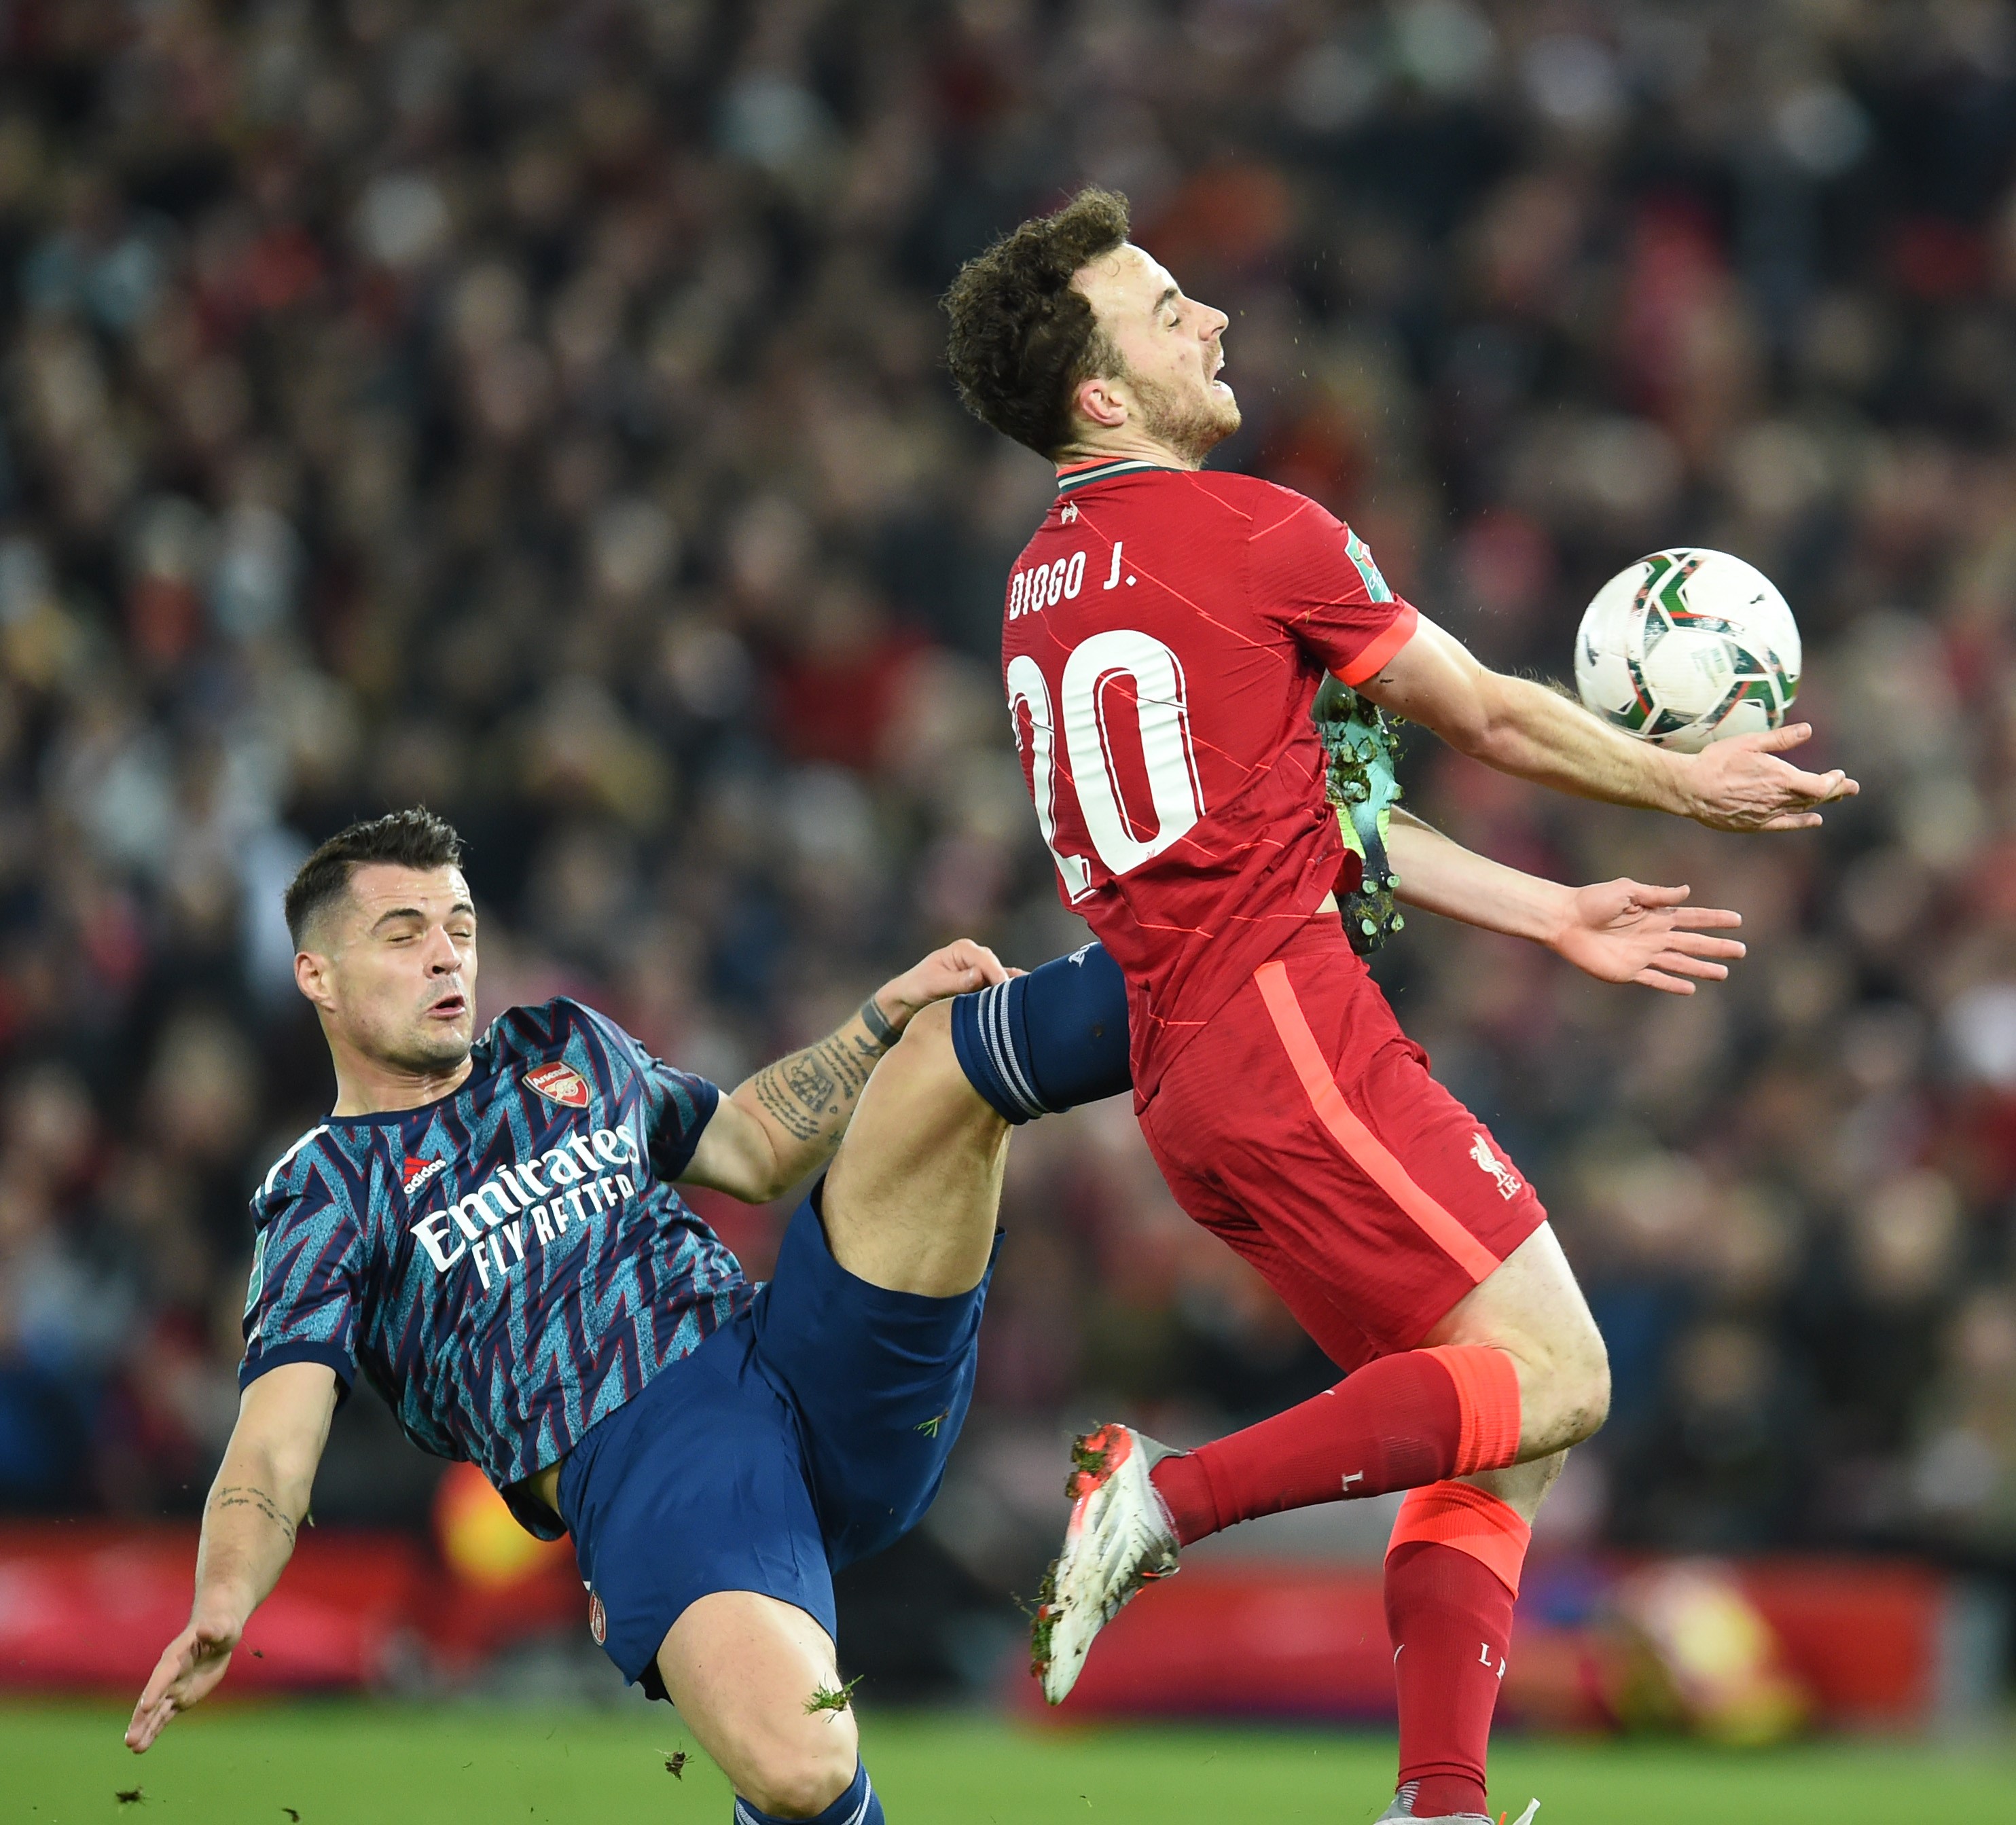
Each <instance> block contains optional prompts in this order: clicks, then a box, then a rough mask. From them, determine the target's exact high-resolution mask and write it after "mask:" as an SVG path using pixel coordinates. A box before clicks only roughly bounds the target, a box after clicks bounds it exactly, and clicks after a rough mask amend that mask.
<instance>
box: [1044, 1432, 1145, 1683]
mask: <svg viewBox="0 0 2016 1825" xmlns="http://www.w3.org/2000/svg"><path fill="white" fill-rule="evenodd" d="M1175 1455H1176V1454H1175V1452H1172V1450H1171V1449H1170V1448H1169V1447H1168V1445H1158V1444H1157V1442H1155V1441H1154V1439H1152V1438H1148V1437H1147V1436H1146V1435H1145V1434H1142V1433H1139V1432H1136V1431H1135V1430H1134V1429H1133V1427H1131V1426H1122V1425H1120V1424H1117V1423H1116V1424H1107V1425H1104V1426H1101V1427H1097V1428H1096V1430H1095V1431H1090V1432H1088V1433H1086V1434H1085V1435H1084V1436H1083V1437H1082V1438H1079V1439H1078V1440H1076V1441H1075V1442H1074V1443H1073V1445H1072V1446H1071V1462H1072V1470H1071V1479H1070V1481H1068V1482H1067V1484H1066V1485H1064V1493H1065V1494H1066V1495H1067V1496H1070V1497H1071V1519H1070V1520H1069V1521H1067V1523H1066V1524H1065V1525H1064V1551H1063V1553H1061V1554H1060V1556H1059V1557H1058V1558H1057V1561H1056V1563H1055V1564H1053V1565H1052V1566H1051V1567H1050V1569H1049V1574H1048V1575H1046V1577H1045V1578H1044V1579H1043V1589H1042V1595H1041V1596H1039V1598H1038V1600H1037V1604H1036V1614H1035V1622H1033V1624H1032V1625H1031V1628H1030V1631H1029V1647H1030V1662H1029V1670H1030V1671H1031V1672H1033V1673H1034V1674H1035V1676H1036V1677H1037V1678H1038V1679H1041V1680H1042V1683H1043V1696H1044V1697H1046V1698H1047V1699H1048V1700H1049V1701H1050V1703H1051V1704H1061V1703H1063V1701H1064V1695H1065V1694H1067V1693H1068V1692H1069V1691H1070V1690H1071V1687H1072V1686H1075V1684H1077V1683H1078V1674H1079V1672H1080V1671H1081V1670H1082V1668H1083V1667H1084V1665H1085V1655H1086V1654H1089V1652H1090V1651H1091V1649H1092V1643H1093V1637H1094V1636H1096V1635H1097V1634H1098V1633H1099V1632H1100V1629H1103V1628H1104V1627H1105V1626H1106V1625H1107V1623H1108V1622H1111V1621H1112V1620H1113V1618H1114V1617H1115V1616H1117V1615H1118V1614H1120V1612H1121V1610H1122V1609H1124V1608H1125V1607H1126V1605H1127V1604H1128V1603H1129V1601H1130V1600H1132V1597H1133V1596H1134V1594H1135V1593H1136V1591H1138V1590H1139V1589H1140V1588H1141V1587H1142V1586H1143V1585H1144V1584H1151V1583H1153V1582H1154V1581H1155V1580H1156V1579H1157V1578H1168V1577H1169V1576H1171V1575H1173V1574H1174V1572H1175V1569H1176V1552H1177V1541H1176V1530H1175V1524H1174V1523H1173V1522H1172V1521H1171V1520H1170V1518H1169V1511H1168V1509H1167V1508H1165V1506H1163V1504H1162V1498H1161V1496H1159V1495H1157V1493H1156V1492H1155V1485H1154V1484H1153V1483H1151V1482H1150V1481H1149V1480H1148V1473H1149V1471H1150V1470H1153V1469H1154V1467H1155V1466H1156V1465H1157V1463H1160V1462H1161V1460H1162V1459H1164V1458H1165V1457H1172V1456H1175Z"/></svg>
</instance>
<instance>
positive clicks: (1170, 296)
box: [1155, 285, 1182, 317]
mask: <svg viewBox="0 0 2016 1825" xmlns="http://www.w3.org/2000/svg"><path fill="white" fill-rule="evenodd" d="M1181 296H1182V293H1180V292H1179V291H1178V290H1177V289H1176V287H1175V286H1173V285H1172V286H1170V287H1169V288H1168V290H1166V291H1165V292H1164V293H1162V295H1161V297H1158V298H1157V299H1156V301H1155V315H1157V316H1158V317H1159V316H1160V315H1161V314H1162V307H1163V305H1165V304H1170V303H1172V302H1174V301H1175V299H1176V298H1178V297H1181Z"/></svg>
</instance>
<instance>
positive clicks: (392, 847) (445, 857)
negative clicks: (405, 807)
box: [286, 805, 462, 950]
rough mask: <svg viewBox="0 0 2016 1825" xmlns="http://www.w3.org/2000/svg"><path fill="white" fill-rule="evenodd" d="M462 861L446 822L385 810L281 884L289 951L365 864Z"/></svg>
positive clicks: (418, 812)
mask: <svg viewBox="0 0 2016 1825" xmlns="http://www.w3.org/2000/svg"><path fill="white" fill-rule="evenodd" d="M461 861H462V838H461V837H460V835H459V833H457V831H456V830H455V826H454V825H452V823H449V822H448V819H446V818H440V817H436V816H435V815H434V813H433V812H430V811H429V810H428V809H427V807H426V806H425V805H415V806H414V807H413V808H412V809H411V810H409V811H393V812H387V813H386V814H385V815H384V816H383V817H382V818H367V819H365V820H364V821H363V822H362V823H355V824H352V825H351V826H349V827H348V828H347V830H338V831H337V833H336V834H335V835H334V836H333V837H330V838H329V841H327V842H326V843H325V844H322V847H321V848H319V849H318V850H316V851H315V854H314V855H311V856H310V857H309V858H308V860H307V861H305V862H303V863H302V864H301V867H300V869H298V870H297V872H296V873H295V876H294V878H293V880H292V881H290V883H288V885H287V898H286V909H287V930H288V933H289V934H290V936H291V937H292V938H293V941H294V948H295V949H296V950H299V949H300V948H301V942H302V934H304V932H306V931H307V930H308V926H309V924H310V923H311V922H312V921H313V920H314V919H315V915H316V914H317V913H320V912H321V911H322V909H324V908H325V907H326V906H329V905H331V904H332V903H333V902H335V901H337V900H340V899H341V898H343V896H344V895H345V894H346V893H347V892H348V891H350V877H351V875H352V874H353V873H355V871H356V870H357V869H358V867H359V866H362V864H363V863H365V862H391V863H392V864H393V866H394V867H398V868H453V867H455V866H459V864H460V862H461Z"/></svg>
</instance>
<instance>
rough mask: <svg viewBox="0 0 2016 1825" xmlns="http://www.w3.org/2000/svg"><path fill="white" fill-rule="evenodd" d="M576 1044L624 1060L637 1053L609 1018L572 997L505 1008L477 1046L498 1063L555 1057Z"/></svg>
mask: <svg viewBox="0 0 2016 1825" xmlns="http://www.w3.org/2000/svg"><path fill="white" fill-rule="evenodd" d="M576 1041H579V1042H585V1044H587V1045H589V1046H595V1047H599V1048H600V1049H604V1050H614V1051H617V1052H621V1053H624V1054H625V1056H628V1055H629V1054H630V1053H634V1052H635V1050H636V1049H637V1042H636V1041H635V1039H634V1038H632V1037H631V1036H630V1035H629V1034H628V1033H627V1032H625V1031H624V1029H623V1028H621V1027H620V1026H618V1025H617V1023H616V1022H615V1021H614V1020H611V1019H610V1017H609V1016H608V1015H607V1014H606V1013H603V1011H602V1010H600V1009H599V1008H594V1007H590V1006H589V1005H588V1003H587V1002H585V1001H577V1000H575V999H574V997H573V996H572V995H555V996H554V997H553V999H552V1000H550V1001H542V1002H525V1003H524V1004H522V1005H520V1006H517V1007H509V1008H506V1010H504V1011H503V1013H501V1014H499V1016H498V1017H496V1019H495V1020H492V1021H491V1023H490V1026H489V1029H488V1031H486V1032H485V1033H484V1035H483V1037H482V1038H481V1039H480V1040H478V1041H477V1049H478V1050H479V1051H481V1052H484V1053H489V1054H491V1056H494V1057H495V1059H497V1060H510V1059H513V1058H524V1057H532V1056H556V1055H558V1054H560V1053H563V1052H565V1051H566V1049H567V1047H568V1046H570V1045H571V1044H572V1043H574V1042H576Z"/></svg>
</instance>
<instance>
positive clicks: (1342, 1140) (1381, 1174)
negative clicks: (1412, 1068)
mask: <svg viewBox="0 0 2016 1825" xmlns="http://www.w3.org/2000/svg"><path fill="white" fill-rule="evenodd" d="M1253 981H1254V984H1255V986H1256V987H1257V988H1258V989H1259V991H1260V999H1262V1001H1263V1002H1265V1003H1266V1004H1267V1012H1268V1013H1269V1016H1270V1017H1272V1019H1273V1022H1274V1031H1276V1033H1278V1034H1280V1036H1281V1044H1282V1046H1283V1047H1284V1048H1285V1049H1286V1050H1287V1054H1288V1062H1289V1064H1291V1065H1293V1066H1294V1068H1295V1075H1296V1076H1297V1077H1298V1078H1301V1080H1302V1089H1304V1090H1305V1092H1307V1093H1308V1096H1309V1106H1310V1107H1312V1109H1314V1110H1316V1119H1317V1120H1318V1121H1320V1122H1321V1123H1322V1124H1323V1126H1324V1127H1325V1128H1328V1129H1329V1130H1330V1138H1331V1139H1333V1140H1334V1141H1335V1142H1336V1143H1337V1145H1338V1146H1340V1147H1341V1148H1342V1149H1343V1150H1344V1153H1345V1157H1346V1158H1347V1159H1348V1160H1349V1161H1351V1162H1352V1164H1353V1165H1355V1167H1357V1168H1358V1169H1359V1172H1363V1174H1364V1175H1365V1176H1366V1178H1368V1179H1370V1180H1371V1181H1372V1182H1373V1184H1374V1185H1376V1186H1378V1187H1379V1189H1380V1190H1381V1191H1383V1192H1384V1193H1386V1195H1387V1196H1388V1197H1390V1198H1391V1199H1392V1200H1393V1201H1394V1203H1395V1204H1398V1205H1399V1207H1400V1208H1401V1209H1402V1211H1406V1214H1407V1215H1409V1217H1411V1218H1413V1220H1414V1222H1417V1224H1419V1225H1420V1228H1421V1230H1422V1233H1424V1235H1426V1236H1427V1238H1428V1240H1430V1241H1431V1242H1432V1243H1434V1244H1435V1246H1436V1247H1438V1248H1439V1249H1440V1250H1441V1251H1442V1253H1443V1254H1446V1255H1447V1256H1448V1257H1449V1259H1450V1260H1452V1261H1453V1262H1455V1263H1456V1265H1457V1266H1458V1267H1460V1268H1461V1269H1463V1272H1465V1273H1467V1274H1468V1275H1469V1276H1470V1277H1471V1280H1472V1281H1473V1282H1481V1281H1483V1280H1487V1279H1489V1277H1490V1276H1491V1275H1492V1274H1494V1273H1496V1272H1497V1271H1498V1268H1499V1259H1498V1257H1497V1256H1496V1255H1495V1254H1492V1252H1491V1251H1490V1250H1489V1249H1488V1248H1486V1247H1485V1246H1484V1244H1482V1243H1481V1242H1480V1241H1478V1239H1477V1238H1476V1237H1475V1236H1473V1235H1471V1233H1470V1232H1469V1231H1468V1230H1467V1229H1465V1228H1464V1227H1463V1225H1462V1224H1460V1222H1457V1221H1456V1218H1454V1217H1453V1216H1451V1215H1449V1212H1448V1211H1446V1210H1445V1209H1444V1208H1442V1205H1441V1204H1438V1203H1437V1202H1436V1201H1435V1199H1433V1198H1432V1197H1430V1196H1429V1195H1428V1194H1427V1193H1426V1192H1425V1191H1424V1190H1422V1189H1421V1188H1420V1186H1418V1185H1417V1184H1416V1183H1415V1182H1414V1181H1413V1179H1411V1178H1409V1176H1408V1175H1407V1169H1406V1167H1404V1166H1402V1164H1400V1162H1399V1161H1398V1160H1396V1159H1395V1158H1394V1157H1393V1156H1392V1155H1391V1154H1390V1153H1388V1151H1387V1150H1386V1148H1385V1146H1384V1144H1383V1143H1381V1140H1380V1139H1379V1137H1378V1136H1377V1135H1375V1134H1374V1133H1373V1132H1372V1130H1371V1129H1370V1128H1367V1127H1366V1125H1365V1124H1364V1123H1363V1122H1362V1121H1359V1119H1358V1118H1357V1117H1356V1116H1355V1115H1354V1114H1352V1110H1351V1106H1350V1105H1349V1104H1348V1103H1346V1102H1345V1100H1344V1092H1343V1091H1341V1090H1340V1089H1338V1088H1337V1079H1336V1078H1335V1077H1334V1075H1333V1074H1331V1071H1330V1066H1329V1064H1327V1062H1326V1061H1325V1060H1324V1058H1323V1048H1322V1047H1321V1046H1319V1045H1317V1043H1316V1035H1315V1034H1313V1033H1312V1032H1311V1031H1309V1020H1308V1019H1307V1018H1306V1017H1305V1015H1304V1014H1303V1013H1302V1004H1301V1002H1299V1001H1298V1000H1297V999H1295V990H1294V984H1292V983H1291V982H1290V981H1289V980H1288V966H1287V964H1286V963H1283V962H1281V960H1280V959H1279V958H1276V959H1274V960H1273V962H1271V963H1262V965H1261V966H1260V967H1259V968H1258V969H1257V970H1255V971H1254V972H1253Z"/></svg>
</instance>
